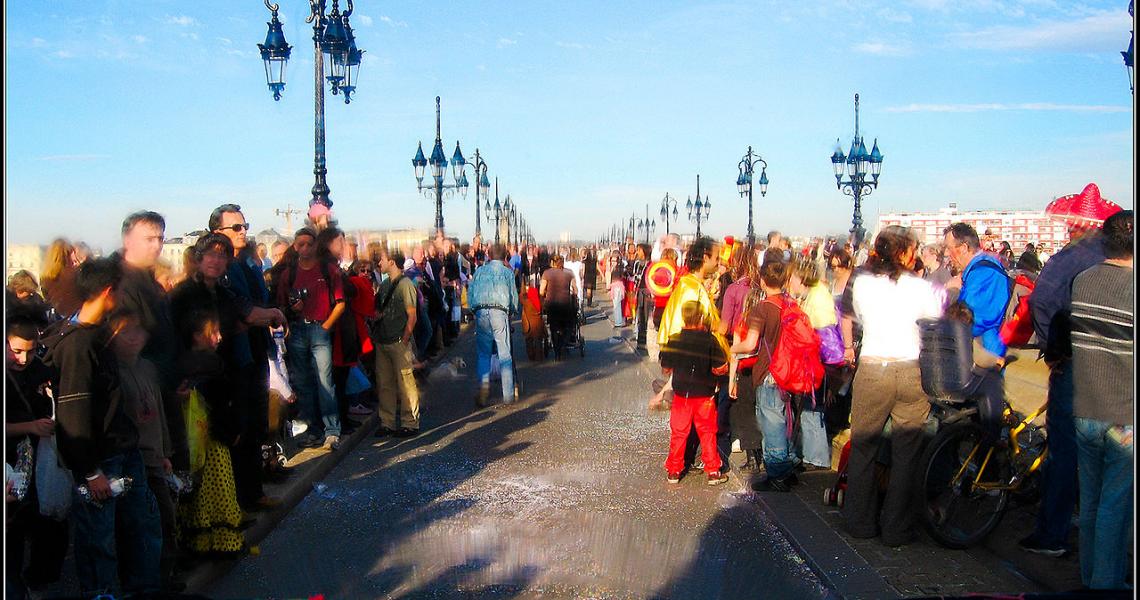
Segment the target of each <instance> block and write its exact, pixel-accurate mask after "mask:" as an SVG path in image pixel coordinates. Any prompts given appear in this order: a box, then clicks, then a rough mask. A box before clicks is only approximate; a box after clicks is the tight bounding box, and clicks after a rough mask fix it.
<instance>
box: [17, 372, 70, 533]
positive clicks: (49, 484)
mask: <svg viewBox="0 0 1140 600" xmlns="http://www.w3.org/2000/svg"><path fill="white" fill-rule="evenodd" d="M11 376H12V374H11V373H9V374H8V377H9V378H11ZM13 383H15V382H13ZM12 387H13V388H15V389H16V393H17V395H19V396H20V400H21V401H22V402H23V403H24V406H25V407H26V408H27V409H28V414H29V415H35V411H33V410H32V404H31V403H30V402H28V399H27V397H26V396H24V390H23V389H21V388H20V386H19V385H13V386H12ZM51 418H52V420H55V403H52V415H51ZM34 463H35V482H36V497H37V498H38V499H39V505H40V506H39V509H40V514H41V515H43V516H45V517H50V518H52V519H55V520H57V521H62V520H64V519H66V518H67V513H68V511H70V510H71V500H72V496H71V495H72V491H71V490H72V487H73V486H74V485H75V477H74V476H73V475H72V474H71V471H70V470H69V469H66V468H64V467H62V466H61V465H60V464H59V449H57V448H56V445H55V435H54V434H53V435H50V436H48V437H41V438H38V441H37V442H36V451H35V460H34Z"/></svg>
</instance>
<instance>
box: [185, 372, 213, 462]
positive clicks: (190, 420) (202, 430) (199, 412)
mask: <svg viewBox="0 0 1140 600" xmlns="http://www.w3.org/2000/svg"><path fill="white" fill-rule="evenodd" d="M182 415H183V417H184V418H185V419H186V446H187V447H188V448H189V451H190V473H191V474H194V475H196V474H198V473H200V472H201V471H202V468H203V467H205V466H206V443H207V442H208V441H209V435H210V422H209V413H208V412H207V409H206V402H205V400H204V399H203V398H202V393H201V392H199V391H198V388H191V389H190V396H189V397H188V398H187V399H186V403H185V404H183V405H182Z"/></svg>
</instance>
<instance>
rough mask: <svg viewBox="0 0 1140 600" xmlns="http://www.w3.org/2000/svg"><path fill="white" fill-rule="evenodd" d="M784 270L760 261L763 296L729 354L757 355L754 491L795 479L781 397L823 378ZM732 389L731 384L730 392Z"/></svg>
mask: <svg viewBox="0 0 1140 600" xmlns="http://www.w3.org/2000/svg"><path fill="white" fill-rule="evenodd" d="M789 274H790V273H789V269H788V266H787V265H786V264H784V263H783V262H779V261H765V263H764V266H763V267H761V269H760V287H761V289H762V290H763V291H764V294H765V296H766V297H765V299H764V301H763V302H760V303H759V304H757V305H756V306H755V307H754V308H753V309H752V310H751V311H750V312H749V314H748V316H747V321H746V322H747V324H748V325H747V333H746V334H745V335H744V336H743V338H741V337H740V336H737V338H736V342H735V343H734V344H733V346H732V348H731V351H732V352H733V353H740V354H750V353H756V354H757V361H756V364H755V365H753V367H752V382H751V383H752V384H753V386H755V389H756V392H755V393H756V418H757V420H758V421H759V423H760V429H761V431H763V433H764V470H765V471H766V472H767V474H768V476H767V478H766V479H763V480H760V481H757V482H755V483H753V484H752V489H754V490H756V491H776V492H787V491H790V490H791V485H792V484H794V483H795V482H796V476H795V471H794V470H793V463H792V444H791V432H792V429H793V425H794V421H795V416H794V415H793V414H791V405H790V404H789V402H788V401H787V400H786V398H787V397H788V395H789V394H805V393H811V392H812V391H814V390H816V389H818V388H819V386H820V384H821V383H822V382H823V366H822V365H821V364H820V362H819V336H818V335H817V334H816V333H815V330H813V329H812V327H811V322H810V321H809V320H808V318H807V315H806V314H804V312H803V310H801V309H800V307H799V305H797V304H796V302H795V301H794V300H792V299H791V298H790V297H788V296H787V295H786V294H785V293H784V285H785V284H786V283H787V280H788V275H789ZM734 387H735V386H734ZM736 393H737V390H736V389H730V395H731V396H735V395H736Z"/></svg>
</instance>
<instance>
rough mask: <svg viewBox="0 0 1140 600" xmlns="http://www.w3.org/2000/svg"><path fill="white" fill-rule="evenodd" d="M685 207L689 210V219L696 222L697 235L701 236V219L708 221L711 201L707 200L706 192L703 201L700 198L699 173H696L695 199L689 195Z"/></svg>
mask: <svg viewBox="0 0 1140 600" xmlns="http://www.w3.org/2000/svg"><path fill="white" fill-rule="evenodd" d="M685 208H686V209H687V210H688V211H689V220H690V221H692V222H694V223H696V224H697V237H701V221H708V219H709V210H711V209H712V202H709V195H708V194H705V199H704V200H703V201H702V200H701V176H700V175H699V174H698V175H697V201H696V202H693V198H692V197H689V198H688V199H687V200H685Z"/></svg>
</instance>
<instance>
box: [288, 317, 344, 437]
mask: <svg viewBox="0 0 1140 600" xmlns="http://www.w3.org/2000/svg"><path fill="white" fill-rule="evenodd" d="M286 343H287V344H288V349H289V353H288V354H287V355H286V356H285V358H286V359H287V360H288V363H289V383H291V384H292V385H293V391H295V392H296V393H297V407H298V408H299V409H300V411H301V418H302V419H304V420H305V422H307V423H308V424H309V431H310V432H315V431H316V428H317V419H318V418H320V420H321V422H322V424H323V425H324V429H325V435H335V436H339V435H340V413H339V412H338V411H337V405H336V394H335V393H334V391H333V375H332V334H331V333H330V332H328V331H325V328H324V327H321V324H320V323H306V322H304V321H293V322H292V323H290V324H289V338H288V339H287V340H286Z"/></svg>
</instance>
